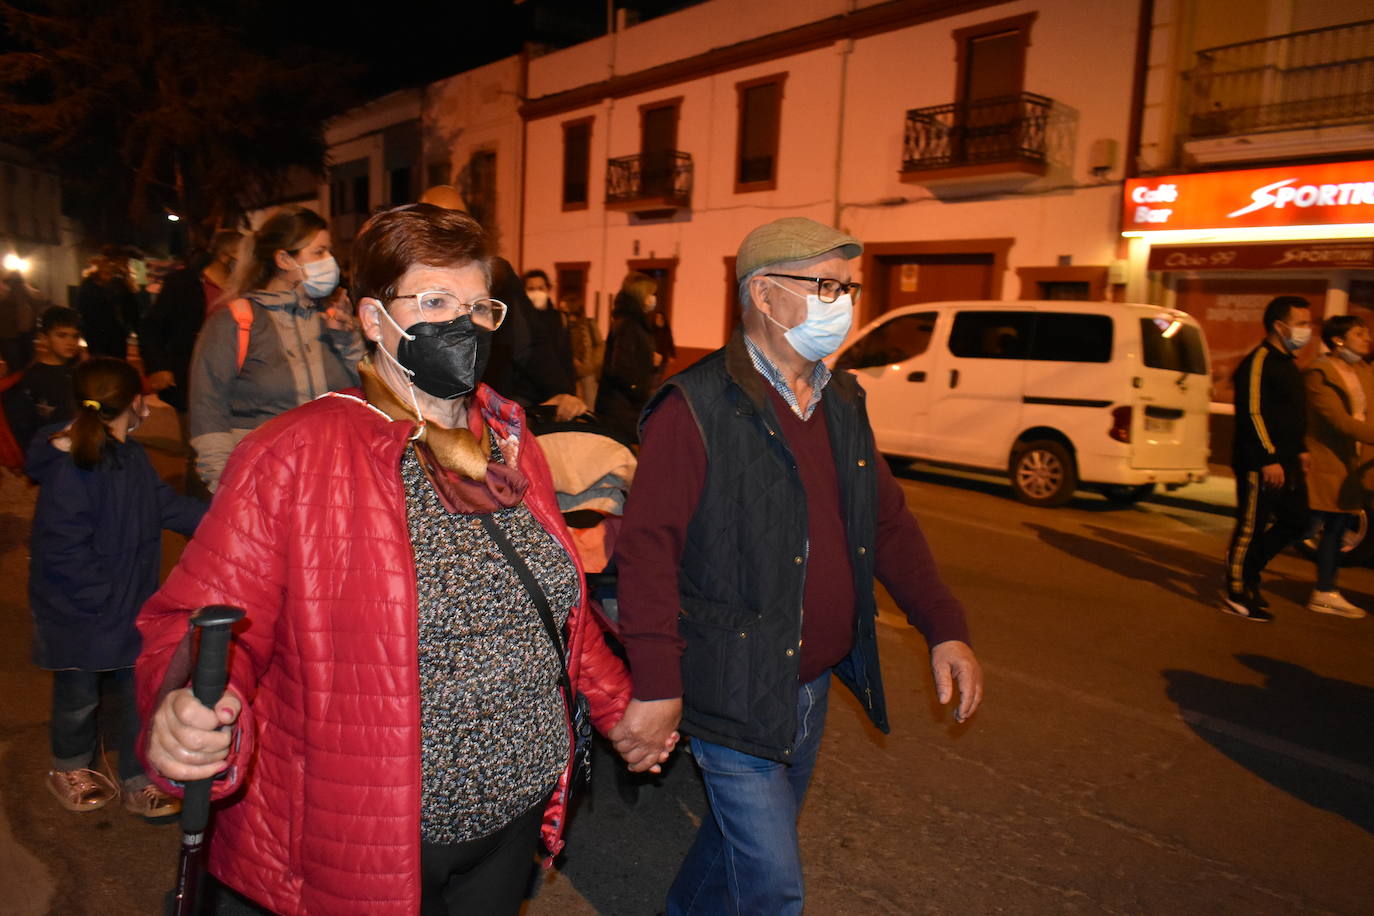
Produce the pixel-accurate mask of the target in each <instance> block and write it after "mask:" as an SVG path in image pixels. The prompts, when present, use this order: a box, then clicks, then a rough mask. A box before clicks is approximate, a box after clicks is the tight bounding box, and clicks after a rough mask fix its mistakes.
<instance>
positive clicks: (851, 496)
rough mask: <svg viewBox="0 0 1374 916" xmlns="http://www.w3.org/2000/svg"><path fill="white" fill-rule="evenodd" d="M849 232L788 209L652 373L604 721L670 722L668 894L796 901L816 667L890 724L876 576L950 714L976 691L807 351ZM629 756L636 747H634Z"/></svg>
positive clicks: (845, 416) (843, 331)
mask: <svg viewBox="0 0 1374 916" xmlns="http://www.w3.org/2000/svg"><path fill="white" fill-rule="evenodd" d="M862 250H863V246H862V245H860V244H859V242H858V240H856V239H854V238H852V237H850V236H848V235H845V234H843V233H841V232H838V231H836V230H835V229H832V228H830V227H829V226H825V225H822V224H820V223H817V222H815V221H813V220H809V219H802V218H796V217H793V218H788V219H780V220H776V221H774V222H771V223H768V224H766V225H763V226H760V227H758V228H757V229H755V230H754V231H753V232H751V233H749V235H748V236H746V237H745V239H744V241H743V243H741V244H740V247H739V254H738V257H737V258H736V261H735V274H736V278H737V279H738V281H739V297H740V303H741V305H742V307H743V317H742V321H741V326H740V327H739V328H738V329H736V331H735V333H734V335H733V336H732V337H731V339H730V341H729V343H727V344H726V345H725V347H724V348H723V349H721V350H718V351H716V352H715V353H713V354H711V355H710V356H707V357H705V358H704V359H702V360H701V361H700V362H698V363H697V364H696V365H694V366H692V367H691V368H689V369H687V370H686V371H684V372H682V373H679V374H678V375H676V376H674V377H673V378H671V379H669V380H668V381H667V382H666V383H665V384H664V386H663V388H662V389H660V390H659V392H658V393H657V394H656V395H655V396H654V397H653V399H652V400H651V401H650V402H649V405H648V407H647V408H646V409H645V412H644V419H643V420H642V421H641V423H642V429H643V450H642V452H641V454H640V463H639V469H638V472H637V475H636V478H635V482H634V488H633V490H632V491H631V493H630V497H629V501H628V503H627V505H626V511H625V520H624V528H623V529H622V531H621V534H620V537H619V539H618V541H617V544H616V558H617V563H618V567H619V571H620V587H619V597H620V624H621V631H622V638H623V640H624V644H625V649H626V652H627V653H628V655H629V659H630V667H631V674H632V676H633V679H634V700H633V701H632V702H631V703H630V708H629V710H628V711H627V713H626V716H625V719H624V720H623V722H622V723H621V725H620V726H619V727H618V733H617V734H615V735H613V736H612V737H613V738H614V739H615V743H616V747H617V749H618V750H621V751H622V752H623V753H625V754H626V757H627V759H629V760H631V768H632V769H646V768H647V767H648V766H649V765H651V761H656V760H657V757H656V756H655V754H656V751H655V748H657V749H659V750H661V749H662V747H663V742H664V741H665V740H666V739H667V736H668V735H669V734H670V733H671V732H672V730H673V729H674V728H676V727H678V725H679V722H680V723H681V728H682V731H683V732H684V733H686V734H689V735H690V736H691V743H692V753H693V756H694V757H695V759H696V761H697V764H698V766H699V767H700V768H701V773H702V778H703V779H704V781H705V783H706V789H707V794H708V796H709V799H710V803H711V815H712V816H711V817H710V818H708V819H706V820H705V821H703V823H702V825H701V829H700V830H699V832H698V833H697V838H696V841H695V842H694V844H693V845H692V848H691V851H690V852H688V854H687V858H686V860H685V861H684V862H683V864H682V868H681V869H680V870H679V872H678V875H677V878H676V880H675V881H674V882H673V886H672V889H671V890H670V891H669V895H668V909H667V911H668V913H669V914H674V916H680V914H686V913H767V914H770V916H771V914H783V913H800V912H801V911H802V897H803V895H802V871H801V855H800V851H799V849H798V843H797V815H798V812H799V811H800V810H801V803H802V798H803V796H804V795H805V794H806V787H807V784H808V783H809V782H810V779H811V771H812V768H813V766H814V765H815V762H816V753H817V750H818V749H819V747H820V740H821V733H822V731H823V729H824V725H825V711H826V698H827V695H828V688H829V684H830V675H831V673H832V672H834V674H835V676H836V677H838V678H839V679H840V681H841V682H842V683H843V684H844V685H845V686H846V687H848V688H849V689H850V690H852V691H853V692H854V693H855V695H856V696H857V697H858V698H859V701H860V703H862V704H863V707H864V709H865V710H866V711H867V713H868V716H869V718H871V719H872V720H873V723H874V724H875V725H876V726H877V727H878V728H880V729H882V730H883V731H884V732H885V731H887V730H888V724H887V713H886V707H885V704H884V698H883V688H882V679H881V673H880V671H879V667H878V641H877V633H876V630H875V622H876V619H875V618H876V615H877V606H876V604H875V601H874V596H873V581H874V579H875V577H876V578H877V579H879V580H880V581H882V583H883V584H884V585H885V586H887V589H888V591H889V592H891V594H892V596H893V598H894V599H895V600H896V602H897V604H898V606H899V607H900V608H901V609H902V610H903V611H904V612H905V613H906V615H907V618H908V619H909V620H910V621H911V623H912V624H913V625H915V626H916V627H917V628H918V629H919V630H920V631H921V632H922V633H923V634H924V635H925V637H926V641H927V642H928V644H929V645H930V646H931V647H932V649H931V664H932V667H933V669H934V673H935V685H936V690H937V693H938V695H939V698H940V702H941V703H948V702H950V701H951V700H952V699H953V697H954V688H955V686H956V685H957V687H958V694H959V696H958V707H957V709H956V710H955V718H956V719H958V720H959V721H964V720H966V719H967V718H968V717H969V716H971V715H972V714H973V712H974V710H975V709H977V707H978V703H979V700H980V699H981V696H982V673H981V671H980V669H979V667H978V662H977V660H976V659H975V658H974V656H973V652H972V650H971V649H970V648H969V637H968V626H967V624H966V623H965V620H964V611H963V608H962V607H961V606H960V604H959V602H958V600H957V599H956V598H955V597H954V596H953V595H952V594H951V593H950V591H949V590H948V589H947V588H946V587H945V585H944V583H943V582H942V581H941V579H940V575H939V573H938V571H937V570H936V568H935V562H934V560H933V558H932V557H931V553H930V549H929V547H928V546H927V544H926V541H925V537H924V536H923V535H922V533H921V529H920V527H919V526H918V525H917V523H916V520H915V519H914V518H912V516H911V514H910V513H909V512H908V511H907V509H906V501H905V498H904V496H903V493H902V490H901V488H900V487H899V486H898V484H897V483H896V481H895V480H894V479H893V478H892V474H891V472H890V471H889V470H888V467H887V463H886V462H885V461H883V460H882V457H881V456H880V455H879V454H878V453H877V452H876V451H875V450H874V445H873V433H872V430H871V428H870V427H869V423H868V415H867V412H866V410H865V407H864V399H863V392H862V390H861V389H860V388H859V386H858V384H857V383H856V382H855V381H854V379H853V378H852V377H851V376H849V375H848V374H847V373H839V374H837V375H832V374H831V372H830V370H829V369H827V368H826V366H825V364H824V363H822V362H821V360H822V359H824V358H825V357H826V356H828V355H830V354H831V353H833V352H834V351H835V350H836V349H837V348H838V347H839V346H840V344H841V343H842V342H843V341H844V339H845V336H846V335H847V334H848V332H849V328H850V324H851V321H852V320H853V310H854V302H855V301H856V300H857V299H858V297H859V284H857V283H853V282H851V280H852V275H851V273H850V265H849V262H850V260H851V259H853V258H855V257H857V256H858V255H859V254H860V252H861V251H862ZM641 757H642V760H641V759H640V758H641Z"/></svg>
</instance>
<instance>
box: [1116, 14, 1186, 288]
mask: <svg viewBox="0 0 1374 916" xmlns="http://www.w3.org/2000/svg"><path fill="white" fill-rule="evenodd" d="M1154 19H1155V4H1154V0H1140V14H1139V16H1138V18H1137V21H1136V34H1135V74H1134V76H1133V77H1132V79H1131V119H1130V123H1129V125H1128V126H1127V128H1126V160H1125V162H1123V163H1122V169H1121V177H1122V179H1123V180H1128V179H1131V178H1135V177H1136V176H1137V175H1139V174H1140V144H1141V134H1142V133H1143V131H1144V123H1145V90H1146V86H1147V85H1148V83H1149V72H1150V34H1151V32H1152V31H1153V30H1154ZM1116 246H1117V247H1116V256H1117V258H1118V259H1120V260H1124V261H1126V263H1127V265H1128V267H1127V277H1126V289H1125V291H1124V295H1125V297H1126V301H1127V302H1144V301H1146V299H1147V297H1148V293H1147V291H1146V288H1145V281H1146V274H1145V258H1146V257H1147V256H1148V255H1147V248H1146V246H1145V244H1144V242H1143V240H1141V239H1123V238H1120V237H1118V238H1117V240H1116ZM1167 295H1168V297H1169V300H1170V302H1172V298H1173V294H1172V291H1170V292H1169V293H1168V294H1167ZM1149 298H1153V297H1149Z"/></svg>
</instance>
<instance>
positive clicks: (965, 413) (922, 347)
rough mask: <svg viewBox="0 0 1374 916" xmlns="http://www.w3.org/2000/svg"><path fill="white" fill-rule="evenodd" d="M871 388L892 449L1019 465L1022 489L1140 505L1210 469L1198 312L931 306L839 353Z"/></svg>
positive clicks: (863, 334)
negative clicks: (1078, 491)
mask: <svg viewBox="0 0 1374 916" xmlns="http://www.w3.org/2000/svg"><path fill="white" fill-rule="evenodd" d="M833 366H834V368H835V369H836V370H848V371H850V372H852V373H853V374H854V376H855V377H856V378H857V379H858V381H859V383H860V384H861V385H862V386H863V387H864V389H865V391H866V392H867V393H868V398H867V400H868V415H869V419H870V420H871V421H872V423H873V432H874V434H875V436H876V438H877V444H878V449H879V451H882V452H884V453H886V454H889V455H894V456H899V457H905V458H915V459H922V460H925V461H932V462H937V463H946V464H955V465H965V466H969V467H976V468H995V469H997V470H1004V469H1005V470H1006V471H1007V473H1008V474H1009V475H1010V477H1011V484H1012V488H1013V490H1015V492H1016V495H1017V497H1018V498H1019V499H1021V500H1022V501H1023V502H1027V503H1031V504H1032V505H1038V506H1058V505H1062V504H1064V503H1065V502H1068V500H1069V498H1070V497H1071V496H1072V495H1073V492H1074V490H1075V488H1077V487H1078V486H1079V485H1087V486H1092V487H1094V488H1096V489H1098V490H1100V491H1102V492H1103V493H1104V494H1105V495H1106V496H1107V497H1108V498H1109V499H1114V500H1117V501H1120V502H1134V501H1135V500H1137V499H1140V498H1142V497H1144V496H1146V495H1148V494H1149V493H1150V492H1152V491H1153V489H1154V487H1155V485H1156V484H1164V485H1166V486H1168V487H1170V488H1173V487H1177V486H1180V485H1182V484H1185V483H1190V482H1192V481H1199V480H1204V479H1206V477H1207V457H1208V452H1209V450H1208V445H1207V429H1208V416H1207V408H1208V401H1209V399H1210V387H1211V376H1210V369H1209V366H1208V361H1207V346H1206V342H1205V341H1204V339H1203V336H1202V329H1201V328H1199V327H1198V324H1197V322H1196V321H1195V320H1194V319H1193V318H1192V317H1191V316H1189V315H1188V314H1187V313H1185V312H1180V311H1175V310H1172V309H1162V308H1159V307H1158V306H1153V305H1127V304H1124V303H1117V302H1061V301H1053V302H997V301H976V302H928V303H921V304H918V305H909V306H905V307H903V308H899V309H894V310H893V311H891V312H887V313H885V314H884V315H882V316H881V317H879V318H878V319H877V320H875V321H873V322H872V323H870V324H869V325H867V326H866V327H864V328H863V329H862V330H861V331H859V333H858V334H857V335H855V336H854V337H853V338H852V339H851V340H850V341H849V343H848V344H847V345H846V346H845V347H844V348H843V349H841V350H840V351H839V352H838V353H837V354H835V356H834V358H833Z"/></svg>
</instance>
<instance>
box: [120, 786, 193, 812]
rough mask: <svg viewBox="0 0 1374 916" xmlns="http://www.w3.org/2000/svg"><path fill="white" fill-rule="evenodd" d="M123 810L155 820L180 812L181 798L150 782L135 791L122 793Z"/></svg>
mask: <svg viewBox="0 0 1374 916" xmlns="http://www.w3.org/2000/svg"><path fill="white" fill-rule="evenodd" d="M124 810H125V811H127V812H129V813H130V814H137V815H139V816H140V817H146V818H147V819H148V820H150V821H155V820H160V819H161V818H164V817H175V816H176V815H178V814H180V813H181V799H179V798H177V797H176V796H174V795H168V794H167V793H166V792H164V791H162V790H161V789H159V788H158V787H157V786H155V785H153V784H152V783H151V782H150V783H148V784H147V785H146V786H144V787H143V788H141V789H139V790H138V791H137V792H125V793H124Z"/></svg>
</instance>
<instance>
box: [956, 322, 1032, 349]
mask: <svg viewBox="0 0 1374 916" xmlns="http://www.w3.org/2000/svg"><path fill="white" fill-rule="evenodd" d="M1034 318H1035V313H1034V312H960V313H959V314H957V315H955V316H954V327H953V328H952V329H951V330H950V332H949V352H951V353H953V354H954V355H955V356H962V357H965V358H972V359H1024V358H1025V354H1026V347H1027V344H1028V343H1029V341H1030V332H1031V322H1032V321H1033V320H1034Z"/></svg>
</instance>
